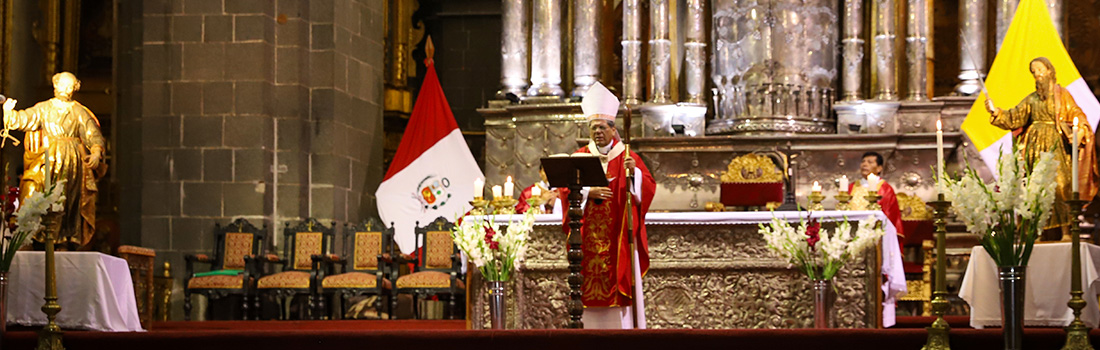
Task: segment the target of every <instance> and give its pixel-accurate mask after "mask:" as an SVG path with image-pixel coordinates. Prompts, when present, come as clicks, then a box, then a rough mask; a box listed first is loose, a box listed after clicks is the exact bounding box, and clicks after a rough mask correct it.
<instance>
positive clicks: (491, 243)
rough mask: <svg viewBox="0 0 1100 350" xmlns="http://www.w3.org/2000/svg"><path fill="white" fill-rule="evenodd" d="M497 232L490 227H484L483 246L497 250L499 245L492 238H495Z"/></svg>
mask: <svg viewBox="0 0 1100 350" xmlns="http://www.w3.org/2000/svg"><path fill="white" fill-rule="evenodd" d="M496 234H497V231H496V230H494V229H493V228H492V227H489V226H485V244H488V245H489V249H492V250H497V249H499V248H500V243H498V242H496V241H494V240H493V236H496Z"/></svg>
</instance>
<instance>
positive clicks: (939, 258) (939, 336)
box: [868, 193, 951, 350]
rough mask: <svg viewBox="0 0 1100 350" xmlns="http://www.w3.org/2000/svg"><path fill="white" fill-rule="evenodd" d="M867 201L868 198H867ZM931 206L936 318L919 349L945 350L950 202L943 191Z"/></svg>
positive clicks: (947, 342)
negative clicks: (926, 338)
mask: <svg viewBox="0 0 1100 350" xmlns="http://www.w3.org/2000/svg"><path fill="white" fill-rule="evenodd" d="M868 201H869V200H868ZM928 204H929V205H931V206H932V210H933V212H932V214H933V216H934V217H935V218H936V270H935V271H936V283H935V287H936V290H935V292H932V315H933V316H936V320H935V321H933V322H932V325H931V326H929V327H927V328H925V329H927V330H928V341H927V342H926V343H925V344H924V347H922V348H921V350H946V349H951V344H950V342H949V340H950V337H949V335H950V332H951V326H950V325H948V324H947V321H945V320H944V319H943V315H945V314H947V309H948V308H950V306H951V305H950V303H949V302H948V301H947V276H946V275H947V222H946V219H947V208H949V207H951V202H948V201H945V200H944V198H943V193H940V195H939V197H938V198H937V200H934V201H931V202H928Z"/></svg>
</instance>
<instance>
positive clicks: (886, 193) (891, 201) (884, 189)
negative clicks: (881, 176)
mask: <svg viewBox="0 0 1100 350" xmlns="http://www.w3.org/2000/svg"><path fill="white" fill-rule="evenodd" d="M879 181H881V183H882V185H881V186H879V188H878V195H879V196H881V197H882V198H879V200H878V206H879V207H882V213H883V214H886V218H887V219H890V222H891V223H893V224H894V228H896V229H897V230H898V237H900V238H899V240H898V241H899V242H903V241H904V239H903V238H905V232H904V231H902V226H901V207H899V206H898V196H897V195H895V194H894V187H893V186H890V184H889V183H887V182H886V180H879ZM854 191H855V183H850V184H848V193H852V194H853V196H854V195H855V193H856V192H854ZM859 192H861V193H866V192H864V191H859Z"/></svg>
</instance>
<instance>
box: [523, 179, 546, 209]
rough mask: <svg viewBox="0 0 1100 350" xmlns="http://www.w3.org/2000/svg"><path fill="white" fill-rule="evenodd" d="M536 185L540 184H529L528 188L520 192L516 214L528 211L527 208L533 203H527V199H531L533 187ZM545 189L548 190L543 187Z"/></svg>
mask: <svg viewBox="0 0 1100 350" xmlns="http://www.w3.org/2000/svg"><path fill="white" fill-rule="evenodd" d="M535 186H538V184H534V185H531V186H527V188H525V189H523V192H520V194H519V203H516V214H523V213H526V212H527V209H530V208H531V205H530V204H527V200H528V199H531V189H532V188H535ZM543 191H546V190H545V189H543ZM544 193H545V192H544Z"/></svg>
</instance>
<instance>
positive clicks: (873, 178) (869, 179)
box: [863, 174, 878, 189]
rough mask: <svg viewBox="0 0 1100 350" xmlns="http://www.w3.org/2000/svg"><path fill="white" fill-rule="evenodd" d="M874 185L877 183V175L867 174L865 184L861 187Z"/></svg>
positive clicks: (870, 187)
mask: <svg viewBox="0 0 1100 350" xmlns="http://www.w3.org/2000/svg"><path fill="white" fill-rule="evenodd" d="M876 185H878V175H875V174H867V185H866V186H863V187H866V188H867V189H874V188H875V186H876Z"/></svg>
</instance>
